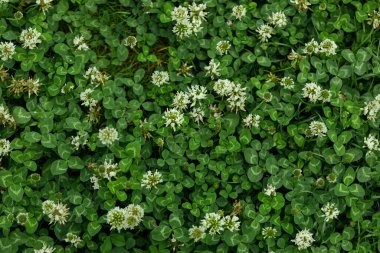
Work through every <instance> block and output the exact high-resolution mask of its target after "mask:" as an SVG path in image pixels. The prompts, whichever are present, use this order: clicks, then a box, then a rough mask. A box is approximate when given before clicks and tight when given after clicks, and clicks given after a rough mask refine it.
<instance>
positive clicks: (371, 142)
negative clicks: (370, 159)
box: [363, 134, 380, 152]
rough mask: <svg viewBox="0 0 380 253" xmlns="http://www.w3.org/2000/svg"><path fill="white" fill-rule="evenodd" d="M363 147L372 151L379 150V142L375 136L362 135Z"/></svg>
mask: <svg viewBox="0 0 380 253" xmlns="http://www.w3.org/2000/svg"><path fill="white" fill-rule="evenodd" d="M364 144H365V146H363V147H364V148H368V150H369V152H372V151H380V142H379V140H378V139H376V137H375V136H374V135H372V134H370V135H368V137H364Z"/></svg>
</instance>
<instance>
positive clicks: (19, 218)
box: [16, 213, 29, 225]
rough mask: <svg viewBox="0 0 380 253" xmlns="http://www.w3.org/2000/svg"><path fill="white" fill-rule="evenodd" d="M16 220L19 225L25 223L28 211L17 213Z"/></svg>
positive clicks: (27, 219) (27, 218)
mask: <svg viewBox="0 0 380 253" xmlns="http://www.w3.org/2000/svg"><path fill="white" fill-rule="evenodd" d="M16 221H17V223H18V224H20V225H25V224H26V223H27V222H28V221H29V213H19V214H17V216H16Z"/></svg>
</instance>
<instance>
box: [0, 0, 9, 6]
mask: <svg viewBox="0 0 380 253" xmlns="http://www.w3.org/2000/svg"><path fill="white" fill-rule="evenodd" d="M7 3H9V0H0V5H2V4H3V5H5V4H7Z"/></svg>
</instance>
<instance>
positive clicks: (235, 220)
mask: <svg viewBox="0 0 380 253" xmlns="http://www.w3.org/2000/svg"><path fill="white" fill-rule="evenodd" d="M223 223H224V227H225V228H226V229H228V230H230V231H231V232H234V231H238V230H239V226H240V221H239V217H237V216H236V215H232V216H230V215H227V216H225V217H224V218H223Z"/></svg>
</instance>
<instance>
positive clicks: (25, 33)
mask: <svg viewBox="0 0 380 253" xmlns="http://www.w3.org/2000/svg"><path fill="white" fill-rule="evenodd" d="M40 36H41V33H40V32H39V31H37V29H35V28H32V27H29V28H28V29H24V30H22V31H21V34H20V41H21V42H22V43H23V45H22V46H23V47H24V48H29V49H34V48H36V46H37V44H38V43H41V42H42V41H41V40H40Z"/></svg>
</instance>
